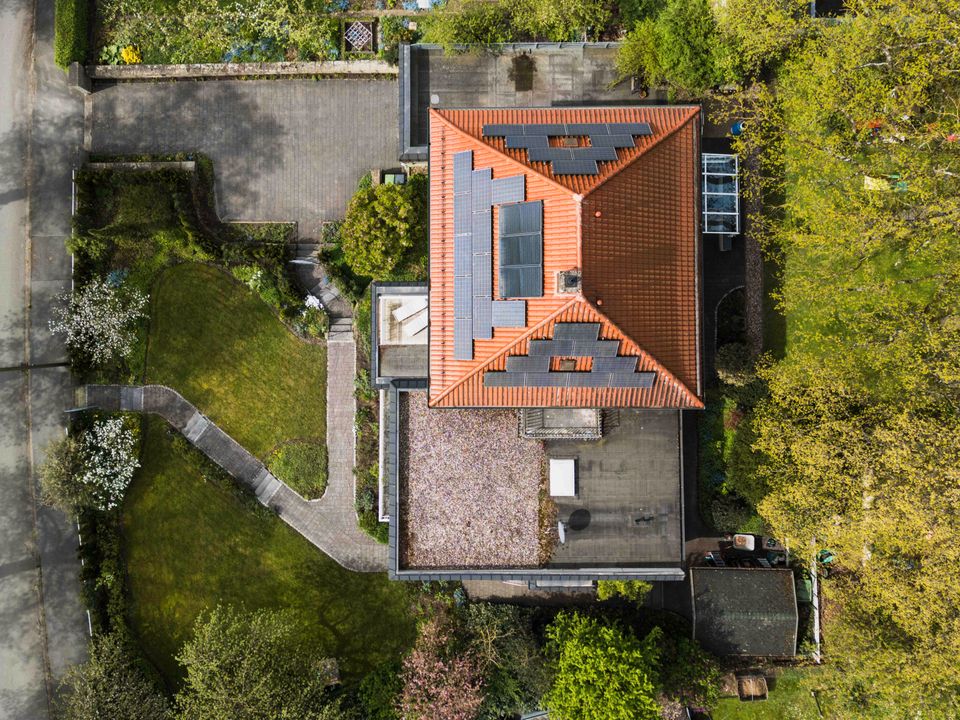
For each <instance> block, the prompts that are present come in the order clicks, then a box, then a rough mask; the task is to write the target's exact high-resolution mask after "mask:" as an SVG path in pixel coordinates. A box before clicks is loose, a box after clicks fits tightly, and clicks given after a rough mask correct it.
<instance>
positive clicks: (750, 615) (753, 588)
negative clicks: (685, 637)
mask: <svg viewBox="0 0 960 720" xmlns="http://www.w3.org/2000/svg"><path fill="white" fill-rule="evenodd" d="M690 591H691V595H692V599H693V637H694V639H695V640H696V641H697V642H699V643H700V644H701V645H702V646H703V647H705V648H706V649H707V650H709V651H710V652H712V653H714V654H715V655H719V656H728V655H741V656H751V657H793V656H795V655H796V654H797V624H798V620H799V616H798V613H797V594H796V589H795V586H794V579H793V571H791V570H787V569H768V568H730V567H694V568H691V569H690Z"/></svg>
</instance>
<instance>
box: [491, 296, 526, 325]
mask: <svg viewBox="0 0 960 720" xmlns="http://www.w3.org/2000/svg"><path fill="white" fill-rule="evenodd" d="M526 324H527V303H526V301H525V300H494V301H493V326H494V327H524V326H525V325H526Z"/></svg>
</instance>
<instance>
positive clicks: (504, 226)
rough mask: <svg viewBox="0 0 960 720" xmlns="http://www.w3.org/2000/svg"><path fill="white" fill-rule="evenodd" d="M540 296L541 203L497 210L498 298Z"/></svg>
mask: <svg viewBox="0 0 960 720" xmlns="http://www.w3.org/2000/svg"><path fill="white" fill-rule="evenodd" d="M542 295H543V202H542V201H540V200H537V201H534V202H522V203H514V204H512V205H501V206H500V297H502V298H515V297H541V296H542Z"/></svg>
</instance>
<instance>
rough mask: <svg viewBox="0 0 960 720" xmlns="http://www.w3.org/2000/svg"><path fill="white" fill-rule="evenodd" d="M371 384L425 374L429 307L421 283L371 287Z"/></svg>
mask: <svg viewBox="0 0 960 720" xmlns="http://www.w3.org/2000/svg"><path fill="white" fill-rule="evenodd" d="M370 292H371V308H372V313H371V325H372V328H371V330H372V332H373V337H372V339H371V343H372V347H373V349H374V351H375V352H374V353H373V356H374V357H373V358H372V360H373V363H372V365H373V367H372V368H371V370H372V376H373V379H374V384H375V385H377V386H378V387H384V386H385V385H387V384H388V383H389V382H390V380H394V379H398V380H403V379H421V378H426V377H427V363H428V361H429V345H428V339H429V336H430V330H429V325H430V308H429V303H428V300H427V288H426V284H425V283H374V284H373V287H372V288H371V291H370Z"/></svg>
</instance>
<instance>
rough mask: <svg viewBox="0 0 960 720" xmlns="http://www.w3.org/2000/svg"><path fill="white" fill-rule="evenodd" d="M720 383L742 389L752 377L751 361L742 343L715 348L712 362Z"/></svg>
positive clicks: (747, 350) (748, 351)
mask: <svg viewBox="0 0 960 720" xmlns="http://www.w3.org/2000/svg"><path fill="white" fill-rule="evenodd" d="M714 366H715V367H716V369H717V377H719V378H720V382H722V383H725V384H727V385H734V386H736V387H743V386H744V385H746V384H747V383H748V382H750V381H751V380H752V379H753V378H754V377H755V375H754V372H753V359H752V358H751V357H750V350H749V349H748V348H747V346H746V345H745V344H744V343H727V344H726V345H721V346H720V347H719V348H717V355H716V358H715V360H714Z"/></svg>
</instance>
